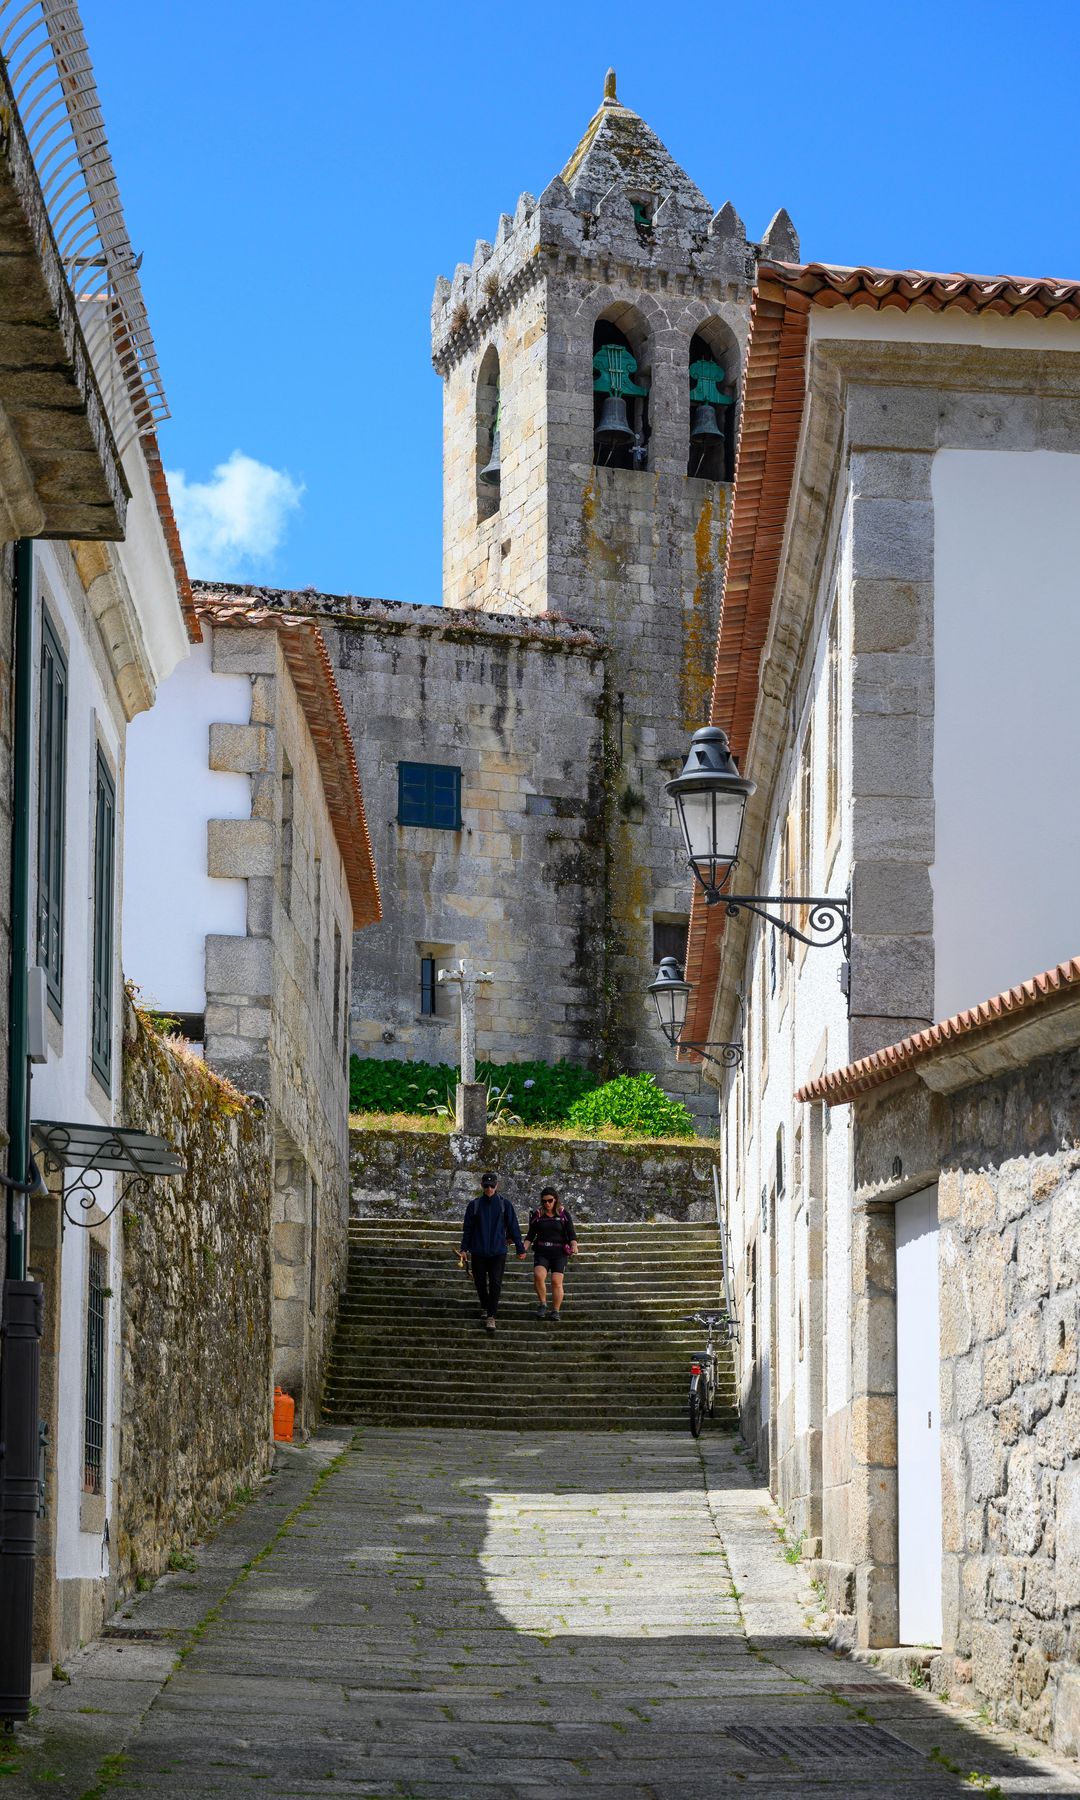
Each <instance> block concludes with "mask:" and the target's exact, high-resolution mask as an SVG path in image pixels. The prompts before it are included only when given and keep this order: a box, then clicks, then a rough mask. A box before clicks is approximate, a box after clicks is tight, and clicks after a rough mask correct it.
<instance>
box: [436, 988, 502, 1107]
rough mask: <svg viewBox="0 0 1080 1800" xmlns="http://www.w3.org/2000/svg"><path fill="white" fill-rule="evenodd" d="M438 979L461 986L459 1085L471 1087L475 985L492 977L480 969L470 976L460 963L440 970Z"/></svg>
mask: <svg viewBox="0 0 1080 1800" xmlns="http://www.w3.org/2000/svg"><path fill="white" fill-rule="evenodd" d="M438 978H439V980H440V981H454V982H458V983H459V984H460V986H461V1085H462V1086H463V1087H471V1086H472V1085H473V1083H474V1082H475V1080H476V984H477V982H478V981H491V980H492V979H493V977H492V976H491V974H490V973H489V972H488V971H487V970H482V969H481V970H478V971H477V972H476V973H475V974H470V972H469V969H468V966H467V964H466V963H465V962H464V961H462V962H459V963H458V966H457V968H456V969H440V970H439V977H438Z"/></svg>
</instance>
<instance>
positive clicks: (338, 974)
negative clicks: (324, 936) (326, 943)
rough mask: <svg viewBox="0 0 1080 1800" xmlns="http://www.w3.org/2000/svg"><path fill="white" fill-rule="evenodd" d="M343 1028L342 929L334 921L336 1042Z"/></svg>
mask: <svg viewBox="0 0 1080 1800" xmlns="http://www.w3.org/2000/svg"><path fill="white" fill-rule="evenodd" d="M340 1028H341V931H340V928H339V926H338V923H337V920H336V919H335V921H334V1043H335V1044H336V1043H337V1041H338V1031H339V1030H340Z"/></svg>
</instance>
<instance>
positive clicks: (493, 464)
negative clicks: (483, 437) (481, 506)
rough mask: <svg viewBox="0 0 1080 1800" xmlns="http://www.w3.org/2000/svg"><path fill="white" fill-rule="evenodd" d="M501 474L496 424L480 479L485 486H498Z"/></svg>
mask: <svg viewBox="0 0 1080 1800" xmlns="http://www.w3.org/2000/svg"><path fill="white" fill-rule="evenodd" d="M501 476H502V462H501V461H500V458H499V427H498V426H497V425H496V427H495V430H494V432H493V433H492V437H491V455H490V456H489V457H488V460H487V462H486V464H485V466H484V467H483V468H482V469H481V471H480V480H481V481H482V482H483V484H484V486H485V487H498V485H499V481H500V478H501Z"/></svg>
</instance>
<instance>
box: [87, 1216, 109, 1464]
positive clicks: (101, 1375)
mask: <svg viewBox="0 0 1080 1800" xmlns="http://www.w3.org/2000/svg"><path fill="white" fill-rule="evenodd" d="M89 1248H90V1281H89V1286H88V1290H87V1305H86V1417H85V1422H84V1426H83V1489H84V1491H85V1492H86V1493H88V1494H100V1493H101V1491H102V1485H101V1484H102V1458H103V1447H104V1443H105V1289H106V1286H107V1285H108V1284H107V1282H106V1280H105V1272H106V1262H105V1251H104V1250H103V1249H102V1247H101V1245H100V1244H95V1243H91V1244H90V1247H89Z"/></svg>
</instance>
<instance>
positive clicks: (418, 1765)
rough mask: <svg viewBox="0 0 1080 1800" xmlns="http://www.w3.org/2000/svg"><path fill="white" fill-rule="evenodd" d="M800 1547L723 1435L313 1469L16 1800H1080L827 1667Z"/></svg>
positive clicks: (48, 1706) (836, 1664)
mask: <svg viewBox="0 0 1080 1800" xmlns="http://www.w3.org/2000/svg"><path fill="white" fill-rule="evenodd" d="M776 1523H777V1515H776V1514H775V1511H774V1509H773V1506H772V1502H771V1500H770V1499H769V1496H768V1494H767V1493H766V1492H765V1491H763V1490H762V1489H760V1488H758V1487H756V1486H754V1484H753V1482H752V1479H751V1476H750V1474H749V1473H748V1471H747V1469H746V1466H745V1460H744V1459H743V1458H742V1457H740V1456H738V1455H736V1454H735V1451H734V1447H733V1443H732V1440H731V1439H730V1438H728V1437H726V1436H725V1435H724V1434H722V1433H720V1432H716V1431H711V1432H710V1431H707V1432H706V1433H705V1434H703V1436H702V1438H701V1439H700V1440H699V1442H698V1443H697V1444H695V1443H693V1442H692V1440H690V1438H689V1436H685V1437H684V1436H682V1435H681V1434H679V1435H676V1434H672V1435H670V1436H663V1435H656V1434H654V1435H651V1436H647V1437H646V1436H643V1435H634V1436H631V1435H630V1434H625V1433H624V1434H612V1433H596V1434H590V1433H580V1432H574V1433H530V1434H527V1435H526V1434H520V1433H514V1432H509V1431H498V1432H484V1431H476V1432H463V1431H456V1432H455V1431H448V1430H434V1429H433V1430H430V1431H424V1430H419V1429H410V1430H394V1429H391V1428H381V1427H380V1428H364V1429H362V1430H361V1431H359V1432H357V1433H356V1435H355V1437H352V1436H351V1435H350V1434H348V1433H344V1434H343V1433H338V1434H335V1435H333V1436H327V1437H324V1438H321V1439H317V1440H314V1441H313V1442H312V1444H311V1445H309V1446H307V1447H306V1448H304V1449H302V1450H296V1451H289V1452H288V1453H286V1454H285V1455H283V1456H282V1457H281V1459H280V1460H279V1468H278V1472H277V1473H276V1474H275V1476H274V1477H273V1479H272V1480H271V1482H270V1483H268V1484H267V1486H266V1487H265V1488H264V1489H263V1491H262V1492H260V1493H259V1494H258V1495H257V1496H256V1498H255V1499H254V1500H253V1501H252V1503H251V1504H250V1505H249V1506H248V1507H247V1508H246V1509H245V1510H244V1512H243V1513H242V1514H241V1515H240V1516H239V1518H238V1519H237V1520H235V1521H234V1522H233V1524H232V1525H229V1526H227V1527H226V1528H225V1529H224V1530H223V1531H222V1532H221V1534H220V1536H219V1537H218V1538H217V1539H216V1540H215V1541H214V1542H213V1544H211V1545H208V1546H206V1547H205V1549H203V1550H200V1551H198V1552H197V1553H196V1561H197V1568H196V1570H195V1571H194V1572H193V1573H191V1574H188V1575H187V1576H185V1577H183V1578H181V1577H168V1578H166V1579H164V1580H162V1581H161V1582H159V1583H158V1584H157V1586H156V1587H155V1589H154V1591H153V1592H152V1593H149V1594H147V1595H145V1596H140V1597H139V1598H138V1599H137V1600H135V1601H133V1602H132V1603H130V1604H129V1605H127V1606H125V1607H124V1608H123V1609H122V1612H121V1613H120V1614H119V1615H118V1616H117V1618H116V1619H115V1620H114V1621H112V1622H111V1623H110V1626H109V1635H107V1636H106V1637H104V1638H103V1639H102V1640H101V1641H100V1642H99V1643H98V1644H96V1645H94V1646H91V1647H89V1648H88V1649H87V1650H86V1651H84V1652H82V1653H80V1656H79V1657H77V1658H73V1659H72V1662H71V1664H70V1666H69V1669H68V1674H69V1675H70V1683H60V1682H56V1683H54V1684H53V1686H52V1688H50V1690H49V1691H48V1693H47V1695H46V1696H45V1702H44V1704H43V1707H42V1710H41V1712H40V1714H39V1715H38V1717H37V1718H36V1719H35V1720H34V1721H33V1723H32V1724H31V1726H29V1727H28V1728H27V1729H26V1730H25V1731H23V1732H20V1734H19V1735H18V1738H17V1740H16V1742H15V1744H14V1746H13V1749H12V1755H11V1759H10V1760H11V1769H10V1773H8V1774H6V1776H5V1779H4V1782H3V1786H2V1788H0V1794H2V1796H3V1800H30V1796H31V1795H40V1794H41V1793H42V1792H45V1791H48V1792H50V1793H51V1794H53V1795H55V1796H56V1797H57V1800H90V1797H91V1796H92V1797H93V1800H103V1797H104V1796H106V1795H107V1796H109V1797H111V1796H113V1795H114V1794H115V1795H116V1796H118V1797H119V1796H123V1795H132V1796H136V1797H142V1796H145V1797H146V1800H151V1797H152V1800H181V1796H182V1797H183V1800H201V1797H202V1796H205V1797H206V1800H212V1797H216V1796H219V1795H220V1796H226V1795H228V1796H229V1800H254V1797H255V1796H259V1797H260V1800H300V1797H301V1796H305V1797H306V1796H309V1795H315V1794H318V1795H323V1796H325V1795H327V1794H328V1793H331V1794H341V1795H349V1796H369V1797H370V1800H504V1797H505V1800H554V1797H555V1796H558V1800H579V1797H580V1800H585V1797H588V1800H725V1797H726V1796H729V1795H734V1794H742V1795H746V1794H756V1795H760V1796H773V1795H788V1794H790V1795H796V1794H798V1795H805V1794H816V1793H819V1792H820V1793H822V1794H824V1795H829V1796H832V1797H834V1800H882V1796H884V1795H893V1794H895V1795H897V1796H902V1797H904V1796H911V1797H913V1800H914V1797H915V1796H918V1800H937V1797H938V1796H941V1797H942V1800H944V1796H953V1795H958V1794H964V1793H967V1794H970V1793H973V1792H977V1791H980V1786H981V1790H982V1791H997V1792H998V1793H1000V1794H1002V1795H1010V1796H1013V1795H1015V1796H1029V1797H1030V1800H1041V1797H1043V1796H1046V1797H1049V1796H1051V1795H1058V1794H1072V1795H1078V1794H1080V1778H1078V1776H1077V1772H1076V1769H1075V1768H1074V1767H1073V1766H1067V1765H1065V1764H1063V1763H1062V1762H1060V1761H1058V1760H1055V1759H1053V1758H1051V1757H1049V1756H1047V1755H1046V1754H1045V1753H1043V1752H1042V1750H1041V1749H1040V1748H1039V1747H1037V1746H1032V1745H1021V1746H1018V1747H1017V1746H1015V1745H1014V1742H1013V1740H1012V1738H1011V1737H1009V1736H1008V1735H1007V1734H1004V1733H1001V1732H997V1731H993V1730H989V1729H986V1728H984V1727H981V1726H979V1725H978V1724H977V1722H975V1721H974V1720H971V1719H970V1718H968V1717H966V1716H964V1715H962V1714H960V1713H959V1712H958V1710H957V1709H955V1708H951V1707H948V1706H945V1705H943V1704H941V1703H940V1702H938V1701H935V1700H933V1699H932V1698H931V1697H930V1696H929V1695H927V1694H926V1693H924V1692H920V1691H917V1690H915V1689H912V1688H907V1687H905V1686H903V1685H902V1684H900V1683H899V1682H897V1681H895V1680H893V1679H891V1678H889V1677H888V1676H885V1675H880V1676H879V1675H877V1673H876V1671H874V1670H873V1669H869V1668H864V1667H862V1666H859V1667H858V1668H857V1669H855V1668H853V1665H852V1664H850V1663H846V1662H844V1661H843V1660H842V1659H840V1658H838V1657H837V1656H836V1655H834V1654H833V1653H832V1652H831V1651H829V1650H828V1649H827V1648H825V1647H824V1646H823V1645H821V1644H819V1643H818V1642H816V1641H815V1639H814V1637H813V1635H812V1633H811V1631H810V1629H809V1627H808V1623H807V1621H808V1619H809V1618H810V1617H812V1616H813V1614H814V1613H815V1611H816V1602H815V1597H814V1595H813V1593H812V1592H811V1590H810V1589H809V1587H808V1586H807V1584H806V1581H805V1578H804V1576H803V1574H802V1571H801V1570H800V1569H799V1568H798V1567H795V1568H793V1567H791V1566H790V1565H789V1564H788V1563H787V1562H786V1561H785V1560H784V1558H783V1556H782V1554H781V1545H780V1541H779V1538H778V1536H777V1532H776ZM135 1634H138V1635H137V1636H136V1635H135ZM143 1634H146V1635H143ZM856 1677H857V1679H856ZM852 1685H854V1688H855V1690H856V1691H854V1692H852V1693H851V1694H846V1693H845V1692H844V1689H845V1687H850V1686H852ZM3 1755H4V1752H3V1751H0V1768H2V1767H5V1765H4V1763H3V1760H2V1758H3ZM972 1775H974V1776H977V1777H978V1784H973V1782H972V1780H971V1779H970V1777H971V1776H972Z"/></svg>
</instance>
